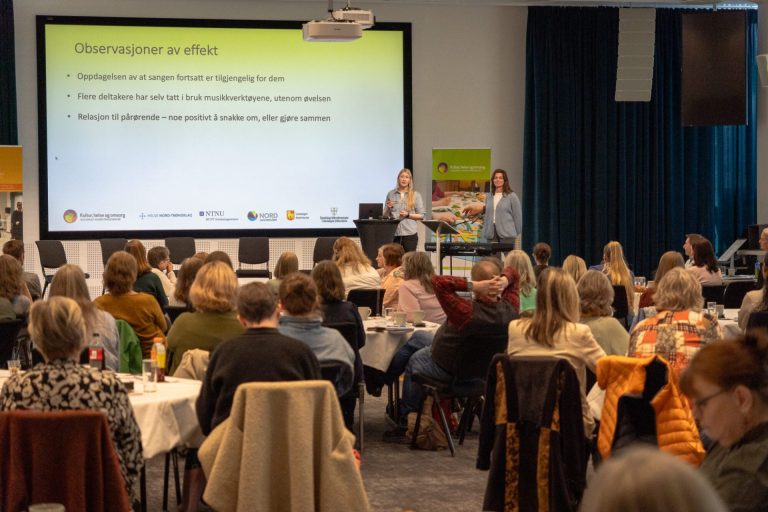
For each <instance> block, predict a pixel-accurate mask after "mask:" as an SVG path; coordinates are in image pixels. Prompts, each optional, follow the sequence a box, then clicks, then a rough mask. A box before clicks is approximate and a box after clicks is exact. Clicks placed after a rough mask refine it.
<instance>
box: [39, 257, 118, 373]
mask: <svg viewBox="0 0 768 512" xmlns="http://www.w3.org/2000/svg"><path fill="white" fill-rule="evenodd" d="M48 296H49V297H69V298H70V299H72V300H74V301H75V302H77V305H78V306H80V312H81V313H82V315H83V320H84V321H85V347H84V349H83V352H82V353H81V355H80V361H81V362H87V360H88V344H89V343H90V342H91V340H93V338H94V336H98V337H99V341H100V342H101V344H102V345H103V346H104V364H105V365H106V367H107V369H108V370H112V371H115V372H119V371H120V335H119V334H118V332H117V325H115V319H114V317H113V316H112V315H110V314H109V313H107V312H106V311H102V310H100V309H99V308H97V307H96V306H95V305H94V303H93V302H91V294H90V293H89V292H88V285H87V284H86V283H85V274H84V273H83V271H82V269H81V268H80V267H78V266H77V265H72V264H67V265H64V266H62V267H61V268H59V270H57V271H56V274H55V275H54V276H53V281H52V282H51V287H50V288H49V291H48ZM83 356H84V357H83Z"/></svg>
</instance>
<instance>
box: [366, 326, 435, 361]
mask: <svg viewBox="0 0 768 512" xmlns="http://www.w3.org/2000/svg"><path fill="white" fill-rule="evenodd" d="M363 323H364V325H365V346H364V347H363V348H361V349H360V358H361V359H362V360H363V364H364V365H365V366H368V367H370V368H375V369H376V370H379V371H382V372H386V371H387V368H389V363H390V362H391V361H392V358H393V357H394V355H395V352H397V349H399V348H400V347H402V346H403V345H405V343H406V342H407V341H408V339H409V338H410V337H411V335H412V334H413V332H414V331H431V332H432V333H433V334H434V333H435V331H437V328H438V327H440V324H436V323H434V322H424V324H425V325H424V327H417V328H415V329H414V328H413V326H412V324H410V323H409V324H408V326H407V327H406V328H405V329H395V328H393V327H391V326H389V327H385V323H384V319H383V318H376V317H373V318H369V319H368V320H366V321H365V322H363ZM377 328H378V330H372V329H377Z"/></svg>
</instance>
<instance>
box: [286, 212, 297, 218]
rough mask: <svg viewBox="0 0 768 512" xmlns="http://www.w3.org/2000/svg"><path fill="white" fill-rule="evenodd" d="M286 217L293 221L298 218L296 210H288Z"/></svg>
mask: <svg viewBox="0 0 768 512" xmlns="http://www.w3.org/2000/svg"><path fill="white" fill-rule="evenodd" d="M285 216H286V218H287V219H288V220H293V219H295V218H296V210H286V211H285Z"/></svg>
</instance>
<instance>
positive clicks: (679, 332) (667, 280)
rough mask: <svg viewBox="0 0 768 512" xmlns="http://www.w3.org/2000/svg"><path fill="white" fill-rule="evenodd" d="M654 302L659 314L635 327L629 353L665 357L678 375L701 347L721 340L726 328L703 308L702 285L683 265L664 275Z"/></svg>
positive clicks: (658, 284)
mask: <svg viewBox="0 0 768 512" xmlns="http://www.w3.org/2000/svg"><path fill="white" fill-rule="evenodd" d="M654 301H655V302H656V310H657V311H658V313H656V314H655V315H653V316H651V317H649V318H646V319H645V320H643V321H641V322H639V323H638V324H637V325H636V326H635V327H634V328H633V329H632V333H631V334H630V337H629V350H628V351H627V355H629V356H632V357H647V356H652V355H659V356H662V357H663V358H664V359H666V360H667V361H669V363H670V365H671V366H672V368H674V370H675V371H676V372H677V373H678V375H679V374H680V372H682V371H683V370H684V369H685V367H686V366H688V362H689V361H690V360H691V358H692V357H693V356H694V354H695V353H696V352H697V351H698V350H699V348H700V347H702V346H704V345H706V344H707V343H712V342H714V341H717V340H719V339H721V338H722V337H723V331H722V329H721V328H720V324H718V323H717V318H713V317H712V316H710V315H709V313H707V312H704V311H702V310H701V307H702V306H703V305H704V298H703V297H702V296H701V284H700V283H699V281H698V280H697V279H696V278H695V277H694V276H693V275H691V274H690V273H689V272H688V271H686V270H685V269H684V268H673V269H672V270H670V271H669V272H667V273H666V274H665V275H664V277H663V278H661V281H659V282H658V283H657V284H656V294H655V295H654ZM648 309H650V308H648Z"/></svg>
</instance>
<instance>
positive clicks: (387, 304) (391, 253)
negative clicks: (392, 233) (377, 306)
mask: <svg viewBox="0 0 768 512" xmlns="http://www.w3.org/2000/svg"><path fill="white" fill-rule="evenodd" d="M404 254H405V249H403V246H402V245H400V244H395V243H390V244H384V245H382V246H381V247H379V252H378V254H377V255H376V264H377V265H378V266H379V268H378V273H379V275H380V276H381V287H382V288H384V300H383V302H382V307H383V308H396V307H397V302H398V300H399V299H398V295H397V292H398V289H399V288H400V283H402V282H403V269H402V268H401V267H400V266H401V265H402V264H403V255H404Z"/></svg>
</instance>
